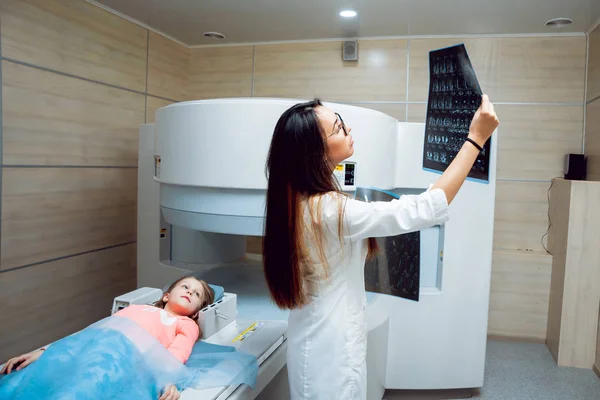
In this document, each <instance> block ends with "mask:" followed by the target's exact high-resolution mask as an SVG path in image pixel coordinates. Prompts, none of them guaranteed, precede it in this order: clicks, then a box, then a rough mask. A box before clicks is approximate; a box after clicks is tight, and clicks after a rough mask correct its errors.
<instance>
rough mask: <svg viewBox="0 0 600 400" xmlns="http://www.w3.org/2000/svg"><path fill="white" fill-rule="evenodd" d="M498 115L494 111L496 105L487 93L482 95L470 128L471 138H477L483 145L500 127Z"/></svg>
mask: <svg viewBox="0 0 600 400" xmlns="http://www.w3.org/2000/svg"><path fill="white" fill-rule="evenodd" d="M499 123H500V121H498V117H497V116H496V112H495V111H494V105H493V104H492V103H491V102H490V99H489V98H488V95H487V94H484V95H483V96H481V105H480V106H479V109H478V110H477V112H476V113H475V115H474V116H473V121H471V127H470V128H469V138H471V139H473V140H475V142H477V144H479V145H480V146H481V147H483V145H484V144H485V142H487V141H488V139H489V138H490V137H491V136H492V133H493V132H494V130H495V129H496V128H497V127H498V124H499Z"/></svg>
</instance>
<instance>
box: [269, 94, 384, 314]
mask: <svg viewBox="0 0 600 400" xmlns="http://www.w3.org/2000/svg"><path fill="white" fill-rule="evenodd" d="M322 105H323V104H322V102H321V101H320V100H319V99H314V100H312V101H309V102H306V103H300V104H296V105H294V106H292V107H291V108H289V109H288V110H286V111H285V112H284V113H283V114H282V115H281V117H280V118H279V120H278V121H277V124H276V125H275V131H274V132H273V138H272V139H271V147H270V149H269V154H268V157H267V164H266V168H265V169H266V171H265V173H266V175H267V178H268V186H267V199H266V223H265V233H264V240H263V263H264V272H265V278H266V281H267V285H268V287H269V291H270V293H271V298H272V299H273V300H274V301H275V303H276V304H277V305H278V306H279V307H280V308H288V309H293V308H298V307H302V306H303V305H304V304H306V302H307V295H306V291H305V290H304V287H303V286H304V285H303V282H304V278H305V276H306V275H307V273H308V272H309V270H310V268H311V266H310V265H309V263H308V259H307V254H308V252H307V248H306V246H305V240H304V239H305V232H306V227H305V223H304V218H303V215H302V211H301V208H300V207H301V201H302V200H303V199H309V198H318V201H317V202H316V203H317V206H316V207H314V205H313V202H308V207H309V211H310V213H311V215H314V210H313V208H317V210H316V216H317V217H316V219H317V222H316V223H315V222H314V220H315V218H312V220H313V224H314V225H316V227H317V228H319V223H320V221H321V213H320V199H321V197H320V195H323V194H326V193H330V192H336V193H340V194H343V193H342V191H341V189H340V187H339V184H338V183H337V180H336V179H335V177H334V176H333V173H332V166H331V164H330V161H329V160H328V159H327V144H326V141H325V140H324V137H325V136H324V134H323V132H322V130H321V124H320V123H319V119H318V116H317V114H316V111H315V108H317V107H318V106H322ZM340 198H341V196H340ZM339 205H340V207H339V215H338V216H339V218H338V236H339V238H340V244H341V241H342V239H341V237H342V231H343V230H342V221H343V218H342V215H343V204H342V202H341V201H340V203H339ZM313 232H318V229H313ZM315 239H316V243H317V246H318V249H317V250H318V252H319V255H320V258H321V260H322V261H325V260H324V258H325V256H324V250H323V242H322V235H321V234H320V233H317V234H316V235H315ZM376 248H377V245H376V242H375V240H374V239H369V254H370V255H372V254H373V253H374V251H375V250H376Z"/></svg>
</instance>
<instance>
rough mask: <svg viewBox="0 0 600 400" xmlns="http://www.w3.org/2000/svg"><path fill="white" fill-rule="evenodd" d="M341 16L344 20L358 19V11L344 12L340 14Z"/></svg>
mask: <svg viewBox="0 0 600 400" xmlns="http://www.w3.org/2000/svg"><path fill="white" fill-rule="evenodd" d="M340 16H342V17H344V18H354V17H356V11H353V10H344V11H342V12H341V13H340Z"/></svg>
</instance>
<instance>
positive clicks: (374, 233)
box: [344, 188, 449, 240]
mask: <svg viewBox="0 0 600 400" xmlns="http://www.w3.org/2000/svg"><path fill="white" fill-rule="evenodd" d="M448 219H449V214H448V201H447V199H446V194H445V193H444V191H443V190H442V189H439V188H436V189H433V190H428V191H426V192H424V193H421V194H419V195H403V196H401V197H400V199H394V200H392V201H374V202H370V203H367V202H364V201H360V200H355V199H348V200H347V201H346V205H345V208H344V233H345V235H344V236H346V237H347V238H349V239H351V240H357V239H366V238H370V237H386V236H395V235H400V234H403V233H410V232H415V231H418V230H421V229H425V228H429V227H432V226H434V225H438V224H442V223H444V222H446V221H447V220H448Z"/></svg>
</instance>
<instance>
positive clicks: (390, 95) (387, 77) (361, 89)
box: [254, 40, 407, 101]
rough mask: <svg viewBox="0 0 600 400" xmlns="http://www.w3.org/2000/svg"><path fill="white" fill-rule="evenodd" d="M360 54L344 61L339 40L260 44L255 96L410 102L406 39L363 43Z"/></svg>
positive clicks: (256, 60)
mask: <svg viewBox="0 0 600 400" xmlns="http://www.w3.org/2000/svg"><path fill="white" fill-rule="evenodd" d="M358 51H359V60H358V62H344V61H342V43H341V42H321V43H299V44H285V45H264V46H257V47H256V56H255V73H254V95H255V96H262V97H292V98H301V99H312V98H313V97H320V98H322V99H323V100H326V101H353V100H354V101H374V100H375V101H376V100H379V101H381V100H387V101H404V100H406V56H407V41H405V40H377V41H371V40H366V41H360V42H359V45H358Z"/></svg>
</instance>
